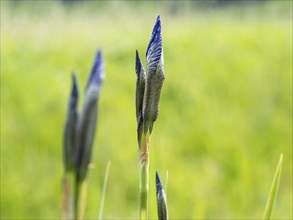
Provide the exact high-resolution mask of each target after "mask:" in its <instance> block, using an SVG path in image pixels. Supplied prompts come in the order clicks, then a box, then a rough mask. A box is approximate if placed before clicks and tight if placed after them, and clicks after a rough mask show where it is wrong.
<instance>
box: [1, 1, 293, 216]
mask: <svg viewBox="0 0 293 220" xmlns="http://www.w3.org/2000/svg"><path fill="white" fill-rule="evenodd" d="M158 14H160V15H161V21H162V34H163V48H164V58H165V74H166V80H165V83H164V86H163V90H162V96H161V101H160V115H159V118H158V121H157V122H156V123H155V125H154V130H153V133H152V136H151V143H150V146H151V152H150V154H151V155H150V157H151V158H150V159H151V162H150V201H149V204H150V210H149V212H150V217H151V218H156V217H157V214H156V213H157V212H156V202H155V171H156V170H158V171H159V173H160V175H161V177H162V180H163V182H164V181H165V176H166V171H167V170H168V173H169V182H168V189H167V194H168V196H167V197H168V206H169V216H170V218H172V219H191V218H198V219H202V218H209V219H211V218H213V219H227V218H230V219H236V218H252V219H257V218H261V217H262V214H263V211H264V208H265V204H266V199H267V196H268V193H269V188H270V184H271V182H272V179H273V175H274V171H275V168H276V165H277V162H278V159H279V156H280V154H281V153H283V154H284V163H283V171H282V177H281V183H280V190H279V194H278V197H277V201H276V205H275V209H274V211H273V215H272V217H273V218H275V219H292V217H293V216H292V212H293V211H292V2H290V1H270V2H266V3H259V4H257V3H250V4H248V5H234V6H233V5H232V6H221V7H207V5H198V4H192V2H185V3H182V4H179V3H176V2H164V1H163V2H149V3H148V2H144V3H141V4H139V3H137V2H130V3H129V2H128V3H126V2H111V3H105V2H100V3H98V4H96V3H94V2H86V3H83V4H74V5H71V6H70V5H67V6H66V5H64V4H60V3H58V2H49V1H48V2H41V3H38V2H28V1H26V2H25V3H22V4H21V3H18V2H15V3H13V4H12V3H9V2H4V1H1V210H0V213H1V218H2V219H24V218H26V219H57V218H60V217H61V208H60V207H61V178H62V173H63V169H62V135H63V127H64V121H65V117H66V111H67V103H68V95H69V91H70V88H71V78H70V74H71V72H72V71H73V70H74V71H76V72H77V77H78V79H79V86H80V91H81V94H83V91H84V86H85V83H86V79H87V75H88V73H89V71H90V69H91V65H92V62H93V58H94V55H95V53H96V50H97V48H99V47H100V48H102V50H103V55H104V59H105V61H106V79H105V81H104V85H103V90H102V94H101V98H100V109H99V121H98V130H97V135H96V139H95V143H94V155H93V158H92V162H93V163H94V165H95V168H93V169H92V170H91V171H90V173H89V176H88V185H89V188H88V192H89V193H88V198H87V208H86V212H85V217H86V218H89V219H90V218H92V219H94V218H97V216H98V212H99V205H100V197H101V190H102V184H103V178H104V172H105V167H106V163H107V161H108V160H111V161H112V166H111V170H110V176H109V184H108V190H107V193H106V199H105V209H104V217H105V218H107V219H112V218H124V219H125V218H127V219H128V218H132V219H135V218H137V217H138V210H139V204H138V201H139V200H138V199H139V198H138V168H137V142H136V118H135V104H134V100H135V80H136V75H135V71H134V66H135V49H136V48H137V49H138V50H139V52H140V55H141V57H142V60H143V62H144V63H145V55H144V54H145V52H146V48H147V44H148V42H149V39H150V35H151V31H152V28H153V25H154V22H155V19H156V16H157V15H158ZM81 103H82V100H81V102H80V104H81Z"/></svg>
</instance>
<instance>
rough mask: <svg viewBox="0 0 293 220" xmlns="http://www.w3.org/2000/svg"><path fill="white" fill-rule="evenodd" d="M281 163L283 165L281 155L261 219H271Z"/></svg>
mask: <svg viewBox="0 0 293 220" xmlns="http://www.w3.org/2000/svg"><path fill="white" fill-rule="evenodd" d="M282 163H283V154H281V156H280V159H279V163H278V166H277V169H276V172H275V176H274V179H273V183H272V186H271V190H270V194H269V198H268V200H267V205H266V209H265V212H264V217H263V219H270V218H271V214H272V211H273V208H274V203H275V200H276V197H277V193H278V189H279V183H280V178H281V171H282Z"/></svg>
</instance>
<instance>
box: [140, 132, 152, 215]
mask: <svg viewBox="0 0 293 220" xmlns="http://www.w3.org/2000/svg"><path fill="white" fill-rule="evenodd" d="M149 135H150V134H149V131H147V132H146V133H144V132H143V134H142V137H141V142H140V144H141V146H139V155H138V157H139V203H140V205H139V207H140V219H141V220H145V219H147V218H148V191H149Z"/></svg>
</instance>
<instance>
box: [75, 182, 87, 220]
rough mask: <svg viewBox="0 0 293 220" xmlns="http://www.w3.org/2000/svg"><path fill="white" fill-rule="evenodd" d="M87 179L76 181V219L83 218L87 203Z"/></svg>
mask: <svg viewBox="0 0 293 220" xmlns="http://www.w3.org/2000/svg"><path fill="white" fill-rule="evenodd" d="M86 192H87V181H86V179H85V180H83V181H76V183H75V192H74V219H78V220H81V219H83V214H84V210H85V204H86Z"/></svg>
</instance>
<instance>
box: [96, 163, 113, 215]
mask: <svg viewBox="0 0 293 220" xmlns="http://www.w3.org/2000/svg"><path fill="white" fill-rule="evenodd" d="M110 167H111V161H108V163H107V167H106V172H105V178H104V185H103V192H102V197H101V203H100V214H99V220H102V217H103V210H104V201H105V195H106V189H107V184H108V177H109V172H110Z"/></svg>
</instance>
